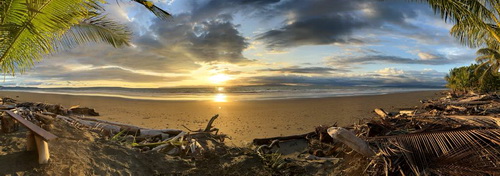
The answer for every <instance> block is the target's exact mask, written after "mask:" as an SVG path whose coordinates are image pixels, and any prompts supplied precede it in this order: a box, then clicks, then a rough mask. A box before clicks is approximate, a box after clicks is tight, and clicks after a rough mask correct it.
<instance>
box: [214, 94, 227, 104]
mask: <svg viewBox="0 0 500 176" xmlns="http://www.w3.org/2000/svg"><path fill="white" fill-rule="evenodd" d="M214 102H227V96H226V95H225V94H223V93H218V94H215V96H214Z"/></svg>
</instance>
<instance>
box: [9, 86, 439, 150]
mask: <svg viewBox="0 0 500 176" xmlns="http://www.w3.org/2000/svg"><path fill="white" fill-rule="evenodd" d="M438 95H439V91H421V92H408V93H394V94H387V95H371V96H352V97H332V98H314V99H290V100H260V101H241V102H212V101H154V100H133V99H124V98H111V97H96V96H74V95H59V94H41V93H26V92H5V91H3V92H0V96H1V97H5V96H7V97H11V98H14V99H17V100H19V101H31V102H44V103H51V104H61V105H63V106H65V107H70V106H73V105H81V106H86V107H92V108H96V110H97V112H99V113H100V114H101V116H99V117H98V118H101V119H104V120H110V121H116V122H122V123H128V124H132V125H137V126H142V127H149V128H156V129H164V128H175V129H184V128H183V127H182V126H181V125H186V126H187V127H189V128H191V129H199V128H204V127H205V125H206V123H207V121H208V119H210V117H211V116H213V115H214V114H219V115H220V117H219V119H218V120H217V121H216V122H215V123H214V126H215V127H217V128H219V129H220V131H221V132H222V133H225V134H228V135H229V136H231V137H232V140H229V141H228V144H234V145H237V146H241V145H244V144H245V143H247V142H250V141H251V140H252V139H253V138H262V137H273V136H280V135H283V136H286V135H292V134H300V133H306V132H310V131H313V130H314V127H315V126H317V125H321V124H333V123H335V122H337V123H338V124H339V125H340V126H344V125H349V124H352V123H356V122H358V120H359V119H362V118H367V117H372V116H373V113H372V111H373V109H374V108H383V109H385V110H388V111H395V110H397V109H398V108H409V107H414V106H417V105H419V104H420V103H419V100H422V99H430V98H436V97H438Z"/></svg>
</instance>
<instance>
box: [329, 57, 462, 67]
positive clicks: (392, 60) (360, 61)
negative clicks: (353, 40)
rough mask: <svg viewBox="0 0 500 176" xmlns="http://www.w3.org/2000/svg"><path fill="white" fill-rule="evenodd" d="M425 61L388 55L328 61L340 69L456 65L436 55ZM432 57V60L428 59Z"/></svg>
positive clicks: (341, 58) (335, 58) (336, 58)
mask: <svg viewBox="0 0 500 176" xmlns="http://www.w3.org/2000/svg"><path fill="white" fill-rule="evenodd" d="M424 56H425V57H426V58H425V59H411V58H404V57H399V56H387V55H365V56H352V57H346V56H345V57H332V58H330V59H328V61H327V63H328V64H329V65H333V66H338V67H354V66H358V65H366V64H375V63H389V64H422V65H446V64H451V63H454V62H455V61H454V60H452V59H448V58H445V57H442V56H440V57H437V56H435V55H425V54H424ZM430 56H432V59H430V58H428V57H430Z"/></svg>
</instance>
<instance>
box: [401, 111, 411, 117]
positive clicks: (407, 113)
mask: <svg viewBox="0 0 500 176" xmlns="http://www.w3.org/2000/svg"><path fill="white" fill-rule="evenodd" d="M399 114H400V115H406V116H410V117H411V116H414V115H415V110H402V111H399Z"/></svg>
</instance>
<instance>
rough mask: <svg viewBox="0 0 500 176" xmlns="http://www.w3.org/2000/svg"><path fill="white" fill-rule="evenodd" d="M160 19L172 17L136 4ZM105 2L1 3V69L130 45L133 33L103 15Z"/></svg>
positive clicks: (19, 68)
mask: <svg viewBox="0 0 500 176" xmlns="http://www.w3.org/2000/svg"><path fill="white" fill-rule="evenodd" d="M133 1H134V2H137V3H139V4H141V5H143V6H144V7H145V8H147V9H148V10H150V11H151V12H152V13H154V14H155V15H156V16H158V17H159V18H162V19H165V18H167V17H168V16H170V14H168V13H167V12H165V11H163V10H161V9H160V8H158V7H156V6H155V5H153V3H152V2H150V1H145V0H133ZM103 3H106V1H105V0H2V1H0V69H1V72H3V73H4V74H13V75H14V74H15V72H24V71H25V70H26V69H28V68H31V67H32V66H33V65H34V62H35V61H40V60H41V59H42V58H43V56H45V55H49V54H53V53H55V52H57V51H61V50H65V49H69V48H74V47H76V46H79V45H82V44H88V43H93V42H99V43H107V44H110V45H112V46H114V47H121V46H126V45H129V44H130V36H131V32H130V31H129V30H128V29H127V28H126V26H124V25H122V24H119V23H116V22H114V21H112V20H110V19H109V18H107V17H106V15H105V14H104V12H105V9H104V8H103V7H102V6H101V4H103Z"/></svg>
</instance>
